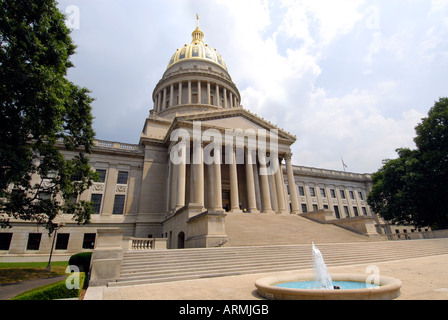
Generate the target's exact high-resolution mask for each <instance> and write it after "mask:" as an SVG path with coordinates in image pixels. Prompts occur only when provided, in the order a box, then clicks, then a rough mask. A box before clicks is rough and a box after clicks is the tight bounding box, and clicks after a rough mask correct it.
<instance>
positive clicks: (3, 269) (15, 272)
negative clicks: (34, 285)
mask: <svg viewBox="0 0 448 320" xmlns="http://www.w3.org/2000/svg"><path fill="white" fill-rule="evenodd" d="M47 264H48V262H19V263H15V262H13V263H10V262H5V263H0V284H4V283H14V282H17V281H24V280H32V279H38V278H48V277H54V276H58V275H64V274H66V273H65V269H66V268H67V266H68V261H57V262H52V263H51V271H50V272H47V271H45V268H46V267H47Z"/></svg>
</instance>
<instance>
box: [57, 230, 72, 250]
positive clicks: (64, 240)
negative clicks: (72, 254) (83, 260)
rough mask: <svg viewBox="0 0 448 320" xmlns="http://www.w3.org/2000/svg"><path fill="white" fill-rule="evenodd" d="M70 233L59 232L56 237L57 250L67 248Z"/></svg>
mask: <svg viewBox="0 0 448 320" xmlns="http://www.w3.org/2000/svg"><path fill="white" fill-rule="evenodd" d="M69 238H70V233H58V234H57V237H56V250H67V247H68V239H69Z"/></svg>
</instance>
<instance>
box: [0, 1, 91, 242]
mask: <svg viewBox="0 0 448 320" xmlns="http://www.w3.org/2000/svg"><path fill="white" fill-rule="evenodd" d="M75 48H76V47H75V45H74V44H73V43H72V39H71V37H70V30H69V29H68V28H67V27H66V25H65V17H64V15H63V14H62V13H61V12H60V11H59V10H58V8H57V7H56V2H55V1H53V0H35V1H27V0H0V103H1V107H0V212H1V213H2V215H1V216H0V224H1V226H2V227H7V226H10V219H11V218H13V219H21V220H26V221H33V222H36V223H38V224H40V225H44V226H45V227H46V228H47V229H48V231H49V233H50V234H51V232H52V231H53V230H54V228H55V224H54V223H53V220H54V219H55V217H56V216H57V215H58V214H59V213H61V212H65V213H70V214H73V218H74V220H76V221H77V222H78V223H87V222H88V221H89V219H90V214H91V213H92V206H91V204H90V203H89V202H85V201H84V202H76V201H73V199H76V198H77V197H78V195H80V194H81V193H82V192H83V191H84V190H86V189H87V188H88V187H89V186H90V185H91V184H92V182H93V179H95V174H94V173H93V172H92V171H91V170H90V167H89V164H88V158H87V157H86V156H85V153H90V152H91V148H92V144H93V138H94V135H95V133H94V131H93V129H92V121H93V117H92V115H91V106H90V104H91V102H92V101H93V99H92V98H91V97H90V96H89V91H88V90H87V89H86V88H81V87H79V86H76V85H75V84H73V83H72V82H70V81H68V80H67V78H66V74H67V69H68V68H70V67H72V66H73V64H72V63H71V62H70V60H69V58H70V56H71V55H73V54H74V53H75ZM64 148H65V149H67V150H71V151H76V152H77V153H78V154H77V155H76V156H75V157H74V158H73V159H65V158H64V156H63V155H62V153H61V149H64ZM36 177H38V179H37V181H38V182H37V183H35V182H33V178H34V181H36V179H35V178H36Z"/></svg>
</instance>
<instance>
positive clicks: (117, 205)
mask: <svg viewBox="0 0 448 320" xmlns="http://www.w3.org/2000/svg"><path fill="white" fill-rule="evenodd" d="M124 200H125V196H124V195H121V194H116V195H115V201H114V209H113V211H112V214H123V210H124Z"/></svg>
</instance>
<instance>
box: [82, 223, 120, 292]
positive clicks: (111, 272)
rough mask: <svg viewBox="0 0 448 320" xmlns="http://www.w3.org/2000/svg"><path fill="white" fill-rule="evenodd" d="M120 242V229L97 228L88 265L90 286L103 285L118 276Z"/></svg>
mask: <svg viewBox="0 0 448 320" xmlns="http://www.w3.org/2000/svg"><path fill="white" fill-rule="evenodd" d="M122 242H123V230H122V229H98V236H97V241H96V244H95V249H94V250H93V253H92V262H91V267H90V281H89V285H90V286H105V285H107V284H108V283H109V282H113V281H116V280H117V279H118V278H119V277H120V271H121V264H122V261H123V248H122Z"/></svg>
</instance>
